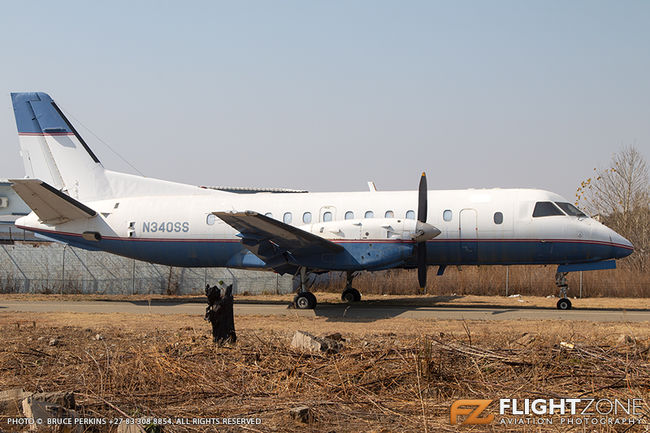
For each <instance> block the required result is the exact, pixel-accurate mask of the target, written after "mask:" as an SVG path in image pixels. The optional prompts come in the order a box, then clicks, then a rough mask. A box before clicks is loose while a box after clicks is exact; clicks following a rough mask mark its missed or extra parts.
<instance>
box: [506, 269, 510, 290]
mask: <svg viewBox="0 0 650 433" xmlns="http://www.w3.org/2000/svg"><path fill="white" fill-rule="evenodd" d="M509 289H510V267H509V266H506V297H507V296H508V290H509Z"/></svg>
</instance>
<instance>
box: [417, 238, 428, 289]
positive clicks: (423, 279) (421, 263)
mask: <svg viewBox="0 0 650 433" xmlns="http://www.w3.org/2000/svg"><path fill="white" fill-rule="evenodd" d="M417 259H418V282H419V283H420V289H424V288H425V287H426V286H427V243H426V242H418V244H417Z"/></svg>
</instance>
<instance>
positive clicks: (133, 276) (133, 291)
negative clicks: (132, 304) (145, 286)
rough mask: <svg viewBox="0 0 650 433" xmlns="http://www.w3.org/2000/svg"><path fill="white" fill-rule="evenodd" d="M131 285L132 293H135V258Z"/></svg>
mask: <svg viewBox="0 0 650 433" xmlns="http://www.w3.org/2000/svg"><path fill="white" fill-rule="evenodd" d="M131 287H132V292H131V294H132V295H135V259H133V269H132V270H131Z"/></svg>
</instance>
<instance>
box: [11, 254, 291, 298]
mask: <svg viewBox="0 0 650 433" xmlns="http://www.w3.org/2000/svg"><path fill="white" fill-rule="evenodd" d="M291 280H292V277H291V276H287V275H285V276H280V275H278V274H275V273H273V272H263V271H246V270H237V269H227V268H176V267H170V266H163V265H155V264H152V263H147V262H141V261H138V260H133V259H128V258H125V257H120V256H116V255H114V254H110V253H105V252H101V251H87V250H82V249H78V248H74V247H71V246H69V245H62V244H58V243H50V242H33V243H15V244H9V245H0V291H2V292H5V293H7V292H11V293H97V294H150V293H158V294H170V295H180V294H201V293H203V290H204V287H205V285H206V284H210V285H214V284H217V283H218V282H219V281H223V282H224V283H225V284H233V288H234V293H235V294H244V293H248V294H262V293H271V294H285V293H290V292H291V290H292V281H291Z"/></svg>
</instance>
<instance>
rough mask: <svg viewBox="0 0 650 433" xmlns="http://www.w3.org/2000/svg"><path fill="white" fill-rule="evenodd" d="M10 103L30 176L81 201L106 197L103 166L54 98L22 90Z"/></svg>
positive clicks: (26, 170)
mask: <svg viewBox="0 0 650 433" xmlns="http://www.w3.org/2000/svg"><path fill="white" fill-rule="evenodd" d="M11 102H12V103H13V107H14V115H15V117H16V126H17V128H18V136H19V139H20V148H21V153H22V157H23V163H24V164H25V173H26V174H27V176H28V177H32V178H38V179H41V180H42V181H45V182H46V183H48V184H50V185H52V186H54V187H55V188H57V189H60V190H62V191H64V192H66V193H67V194H68V195H70V196H72V197H74V198H77V199H80V200H96V199H101V198H104V197H103V193H102V191H106V192H107V191H108V189H107V188H106V186H107V181H106V176H105V173H104V167H103V166H102V165H101V163H100V162H99V159H97V156H95V154H94V153H93V152H92V150H91V149H90V148H89V147H88V145H87V144H86V142H85V141H84V140H83V138H81V136H80V135H79V133H78V132H77V131H76V130H75V128H74V126H72V124H71V123H70V122H69V121H68V119H66V117H65V116H64V115H63V112H62V111H61V110H60V109H59V107H58V106H57V105H56V103H55V102H54V101H53V100H52V98H50V96H49V95H48V94H46V93H40V92H22V93H12V94H11Z"/></svg>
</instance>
